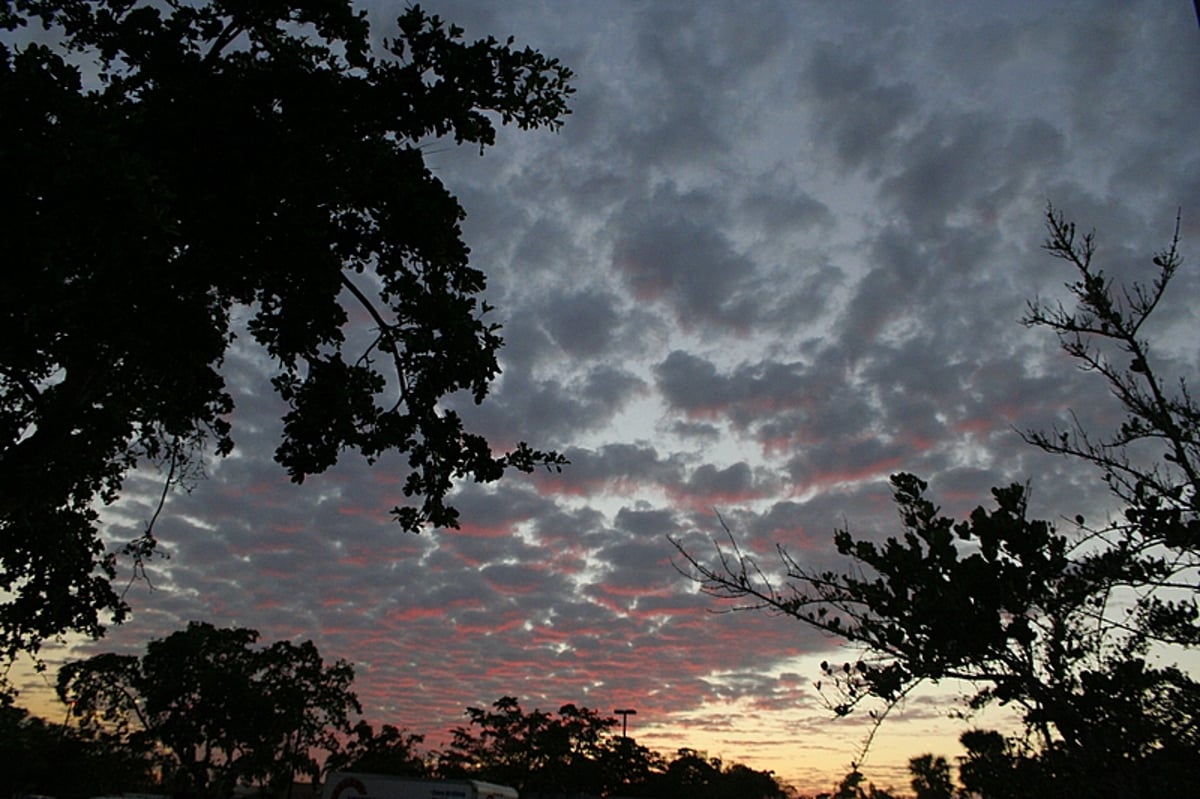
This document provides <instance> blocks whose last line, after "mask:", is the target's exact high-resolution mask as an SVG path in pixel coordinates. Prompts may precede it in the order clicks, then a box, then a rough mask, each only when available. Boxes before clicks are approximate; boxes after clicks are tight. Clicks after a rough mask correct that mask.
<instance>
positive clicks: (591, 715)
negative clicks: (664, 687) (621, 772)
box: [439, 696, 617, 795]
mask: <svg viewBox="0 0 1200 799" xmlns="http://www.w3.org/2000/svg"><path fill="white" fill-rule="evenodd" d="M466 712H467V716H468V718H469V719H470V721H469V725H468V726H467V727H457V728H455V729H454V730H453V733H452V735H453V739H452V741H451V744H450V749H449V751H448V752H446V753H444V754H443V757H442V760H441V763H440V764H439V771H440V772H441V773H442V774H443V775H444V776H466V775H472V776H478V777H479V778H482V779H486V780H490V781H492V782H498V783H501V784H504V785H512V786H513V787H515V788H517V789H518V790H519V791H520V792H521V793H522V795H525V794H535V795H536V794H546V795H559V794H576V793H593V792H596V791H597V790H598V789H599V786H600V783H601V781H602V779H603V768H602V764H603V763H604V762H606V760H607V758H605V757H604V755H603V753H604V751H605V748H606V746H607V741H608V740H609V738H610V731H611V730H612V728H613V727H614V726H615V725H616V723H617V720H616V719H615V718H613V717H611V716H603V715H601V714H600V713H599V712H598V711H595V710H591V709H589V708H581V707H577V706H576V705H573V704H567V705H563V706H562V707H561V708H559V711H558V715H557V717H556V716H555V715H554V714H551V713H547V712H545V711H542V710H536V709H535V710H533V711H530V712H525V711H524V710H522V709H521V705H520V703H519V702H518V701H517V699H516V698H515V697H511V696H505V697H501V698H500V699H498V700H496V701H495V702H493V703H492V706H491V708H490V709H489V708H477V707H471V708H467V711H466Z"/></svg>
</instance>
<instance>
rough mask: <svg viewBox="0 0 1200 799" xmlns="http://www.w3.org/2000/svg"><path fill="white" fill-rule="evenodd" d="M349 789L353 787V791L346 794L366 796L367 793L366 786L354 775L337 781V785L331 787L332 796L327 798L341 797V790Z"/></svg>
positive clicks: (337, 798)
mask: <svg viewBox="0 0 1200 799" xmlns="http://www.w3.org/2000/svg"><path fill="white" fill-rule="evenodd" d="M351 789H353V791H354V793H352V794H350V793H348V794H347V796H354V795H358V796H366V795H367V786H365V785H363V784H362V780H360V779H358V778H356V777H346V778H345V779H343V780H342V781H341V782H339V783H338V784H337V786H336V787H335V788H334V789H333V796H331V797H329V799H341V797H342V792H343V791H350V790H351Z"/></svg>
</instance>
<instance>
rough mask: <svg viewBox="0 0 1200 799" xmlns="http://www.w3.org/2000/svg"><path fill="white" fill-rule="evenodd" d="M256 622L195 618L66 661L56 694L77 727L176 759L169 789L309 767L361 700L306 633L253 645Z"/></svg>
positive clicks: (219, 789) (209, 790)
mask: <svg viewBox="0 0 1200 799" xmlns="http://www.w3.org/2000/svg"><path fill="white" fill-rule="evenodd" d="M257 639H258V633H257V632H255V631H254V630H248V629H244V628H228V629H221V628H216V627H213V626H212V625H210V624H206V623H201V622H192V623H191V624H189V625H188V627H187V629H186V630H182V631H179V632H176V633H172V634H171V635H169V636H167V637H166V638H164V639H160V640H155V641H151V642H150V644H149V645H147V647H146V654H145V655H143V656H142V657H140V658H138V657H136V656H132V655H116V654H102V655H97V656H95V657H92V658H88V659H87V660H83V661H76V662H72V663H67V664H65V665H64V666H63V667H62V668H61V669H60V670H59V675H58V694H59V697H60V698H61V699H62V700H63V701H64V702H69V703H70V707H71V714H72V715H73V716H74V718H76V719H77V720H78V722H79V725H80V728H81V729H82V730H84V731H96V730H110V731H111V732H112V734H114V735H116V736H118V737H119V738H120V739H121V740H123V741H127V742H128V743H129V744H130V745H131V746H133V747H135V748H139V747H141V748H151V747H160V748H162V749H164V750H165V751H166V752H168V753H169V754H170V756H171V758H172V760H173V771H174V774H173V775H172V774H168V783H169V785H170V786H171V787H172V788H173V789H175V790H182V791H187V792H195V793H198V794H200V795H203V796H216V797H223V796H226V795H228V794H229V793H230V791H232V790H233V788H234V786H236V785H238V784H239V783H243V784H259V785H269V786H272V787H274V788H276V789H279V788H281V787H283V786H290V785H291V783H292V780H293V777H294V775H296V774H297V773H300V774H305V775H307V776H309V777H310V778H313V779H315V778H316V777H317V776H318V773H319V770H318V763H317V760H316V758H315V757H314V755H315V754H316V753H317V752H320V751H322V750H323V751H326V752H329V751H336V750H337V749H338V743H337V738H336V736H337V734H338V733H343V734H344V733H346V732H348V731H349V729H350V721H349V718H350V715H351V713H357V712H359V711H360V708H359V706H358V701H357V699H356V698H355V696H354V694H353V693H352V692H351V690H350V684H351V682H352V681H353V679H354V670H353V669H352V668H351V667H350V665H349V664H347V663H345V662H343V661H338V662H336V663H334V664H332V665H325V663H324V662H323V661H322V659H321V657H320V655H319V654H318V653H317V650H316V647H315V646H313V644H312V642H311V641H307V642H305V643H303V644H299V645H296V644H292V643H290V642H287V641H280V642H277V643H274V644H271V645H270V646H267V647H258V646H255V642H256V641H257Z"/></svg>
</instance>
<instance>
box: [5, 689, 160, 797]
mask: <svg viewBox="0 0 1200 799" xmlns="http://www.w3.org/2000/svg"><path fill="white" fill-rule="evenodd" d="M154 766H155V759H154V756H153V753H152V752H149V751H145V750H143V749H137V748H134V747H131V746H128V745H127V744H126V742H125V741H121V740H117V739H115V738H114V737H113V736H111V735H109V734H107V733H105V732H104V731H98V732H96V733H95V734H87V735H85V734H81V732H80V731H78V730H75V729H71V728H68V727H66V726H64V725H63V724H61V723H59V724H53V723H50V722H47V721H45V720H43V719H40V718H37V717H35V716H31V715H30V714H29V712H28V711H27V710H25V709H24V708H20V707H16V706H14V705H11V704H0V795H3V796H24V795H26V794H49V795H56V796H90V795H93V794H95V793H101V792H106V793H120V792H122V791H133V790H149V789H150V788H151V787H152V786H153V783H154V774H153V771H154Z"/></svg>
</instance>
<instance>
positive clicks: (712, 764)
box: [647, 748, 788, 799]
mask: <svg viewBox="0 0 1200 799" xmlns="http://www.w3.org/2000/svg"><path fill="white" fill-rule="evenodd" d="M648 788H649V792H648V793H647V795H648V796H656V797H662V799H739V797H742V798H744V799H784V797H786V796H787V795H788V794H787V791H786V790H785V789H784V787H783V786H782V785H780V784H779V782H778V780H776V779H775V775H774V774H773V773H771V772H769V771H756V770H755V769H752V768H750V767H749V766H744V765H742V764H740V763H735V764H733V765H731V766H725V765H724V763H722V761H721V759H720V758H718V757H709V756H707V755H706V754H705V753H703V752H699V751H697V750H695V749H688V748H684V749H680V750H678V751H677V752H676V753H675V758H674V759H673V760H671V761H670V762H669V763H667V766H666V769H665V770H664V771H663V772H662V773H660V774H658V775H654V776H652V777H651V779H650V781H649V783H648Z"/></svg>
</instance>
